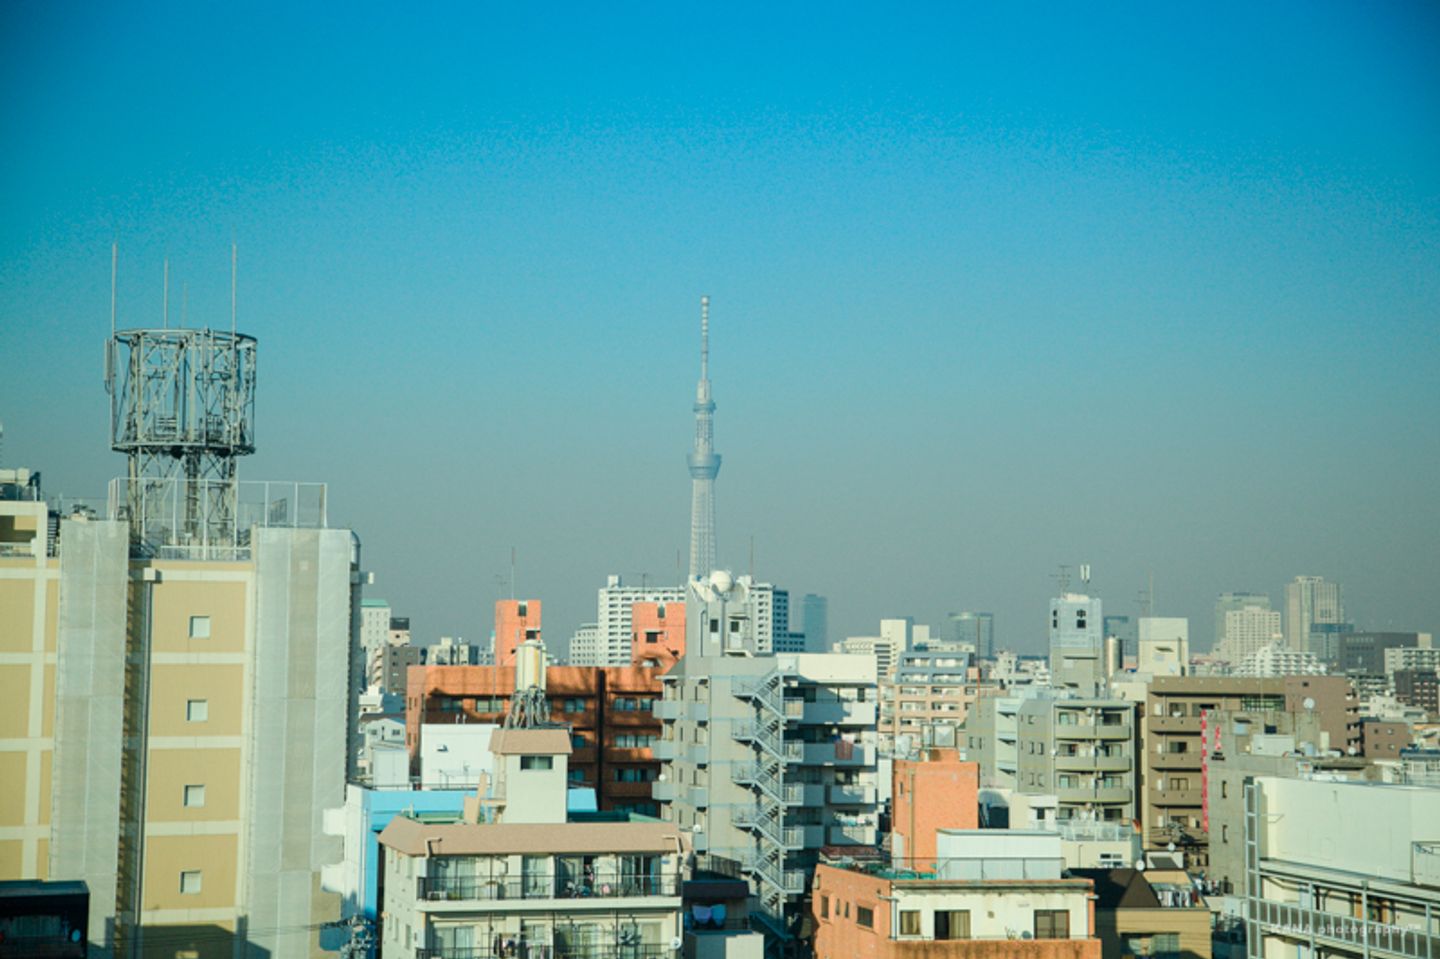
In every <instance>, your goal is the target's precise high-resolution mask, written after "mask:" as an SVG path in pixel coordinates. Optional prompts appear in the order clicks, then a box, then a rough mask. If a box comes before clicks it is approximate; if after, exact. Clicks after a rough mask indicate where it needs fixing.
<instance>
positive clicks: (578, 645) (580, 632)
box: [563, 623, 604, 666]
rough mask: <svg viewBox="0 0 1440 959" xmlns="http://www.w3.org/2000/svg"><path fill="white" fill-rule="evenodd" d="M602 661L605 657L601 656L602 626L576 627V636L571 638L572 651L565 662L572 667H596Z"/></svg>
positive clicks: (587, 624)
mask: <svg viewBox="0 0 1440 959" xmlns="http://www.w3.org/2000/svg"><path fill="white" fill-rule="evenodd" d="M602 659H604V657H603V656H601V655H600V624H599V623H581V624H580V625H579V626H577V627H575V634H574V635H573V636H571V637H570V649H569V650H568V651H567V654H566V656H565V658H564V660H563V662H564V663H565V664H566V665H570V666H594V665H596V664H598V663H599V662H600V661H601V660H602Z"/></svg>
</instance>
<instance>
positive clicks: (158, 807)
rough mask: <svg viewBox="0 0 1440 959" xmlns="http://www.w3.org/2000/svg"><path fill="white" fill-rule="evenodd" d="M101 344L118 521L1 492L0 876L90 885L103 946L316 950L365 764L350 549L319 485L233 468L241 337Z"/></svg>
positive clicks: (245, 393) (249, 439) (356, 575)
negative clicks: (348, 805) (328, 821)
mask: <svg viewBox="0 0 1440 959" xmlns="http://www.w3.org/2000/svg"><path fill="white" fill-rule="evenodd" d="M109 347H110V349H109V353H108V360H109V363H108V366H109V369H110V372H111V375H110V376H109V377H108V378H107V385H108V387H109V389H110V391H111V395H112V397H113V401H114V405H113V408H112V424H113V427H114V433H113V436H112V446H113V448H114V449H116V450H117V451H119V452H123V453H126V454H127V455H128V458H129V470H128V475H127V476H126V477H125V478H123V479H119V480H116V481H115V482H113V483H112V484H111V486H110V491H109V502H108V505H107V508H106V512H105V514H104V515H106V516H107V517H108V518H104V519H101V518H96V516H95V514H93V513H89V512H81V513H76V514H72V515H70V516H68V517H63V518H62V517H60V516H58V515H56V516H53V517H52V516H51V511H50V509H49V508H48V507H47V505H46V504H45V503H44V501H43V498H42V497H40V496H39V495H34V496H28V497H26V498H16V499H13V500H12V499H8V498H7V497H6V496H5V495H4V494H0V531H3V532H0V650H3V652H4V659H3V664H0V690H3V691H4V693H3V696H0V701H3V703H4V705H3V706H0V783H3V784H4V785H3V786H0V795H3V799H0V878H6V879H9V878H50V879H65V880H82V881H84V882H85V883H86V885H87V886H88V888H89V891H90V897H91V910H90V916H91V921H90V929H89V938H90V942H91V943H92V944H93V945H94V947H96V948H97V949H98V950H100V951H102V952H103V953H104V954H106V955H110V954H113V953H115V952H120V953H123V954H126V955H136V956H142V955H152V954H153V955H158V954H160V948H161V947H162V946H163V947H164V950H165V951H166V952H167V954H169V955H176V954H178V953H180V952H186V953H189V954H200V953H202V952H203V953H204V954H207V955H219V954H222V953H223V954H226V955H229V954H231V953H234V954H240V953H241V952H245V953H247V954H250V953H254V954H264V955H267V956H270V957H274V959H283V957H288V956H306V957H308V956H310V955H311V954H312V952H313V951H314V949H315V948H316V946H317V942H316V934H315V933H313V932H312V933H308V934H307V933H301V934H294V933H292V932H291V930H315V929H318V927H319V926H320V924H322V923H324V922H325V921H327V920H330V919H332V918H334V917H335V916H336V915H338V913H339V905H340V904H339V900H338V898H337V897H335V896H333V895H330V894H327V893H324V892H322V891H321V890H320V887H319V883H318V879H319V873H320V871H321V868H322V867H323V866H324V865H327V864H330V863H334V862H339V861H340V859H341V857H342V856H343V849H342V847H341V841H340V839H339V838H334V837H327V836H326V835H325V834H324V832H323V829H322V815H321V814H322V811H323V810H324V809H326V808H327V807H335V806H339V805H341V804H342V803H343V801H344V796H345V782H346V776H347V773H349V772H351V771H353V765H354V763H355V762H356V761H357V757H358V754H359V736H358V731H357V730H358V723H357V722H356V718H357V717H356V710H357V709H358V705H357V703H358V695H357V694H358V692H359V687H360V685H361V681H362V678H363V675H364V669H363V667H364V657H363V656H362V654H361V650H360V624H361V621H362V616H361V605H360V595H359V593H360V589H359V585H360V583H361V582H362V580H363V578H364V577H363V575H362V574H361V572H360V570H359V545H358V540H357V539H356V538H355V537H354V535H353V534H352V533H351V532H350V531H349V530H345V529H335V528H331V527H330V526H329V524H328V522H327V518H326V509H325V504H326V489H325V487H324V485H322V484H300V483H249V482H244V483H242V482H240V481H239V480H238V478H237V475H236V470H235V464H236V460H237V459H238V457H239V456H241V455H244V454H246V453H249V452H251V451H253V449H254V432H253V423H254V419H253V412H254V382H255V381H254V370H255V367H254V358H255V356H254V349H255V341H254V339H253V338H251V337H248V336H245V335H243V334H236V333H233V332H232V333H222V332H217V331H213V330H197V329H164V330H126V331H121V332H119V333H117V334H115V336H114V337H113V339H112V341H111V343H110V344H109ZM12 485H13V483H12ZM22 488H24V487H22ZM35 492H36V494H38V489H37V490H36V491H35ZM347 767H351V768H349V769H347Z"/></svg>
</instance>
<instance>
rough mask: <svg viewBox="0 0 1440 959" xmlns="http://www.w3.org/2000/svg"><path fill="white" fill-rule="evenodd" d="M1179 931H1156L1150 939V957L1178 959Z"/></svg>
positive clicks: (1152, 958)
mask: <svg viewBox="0 0 1440 959" xmlns="http://www.w3.org/2000/svg"><path fill="white" fill-rule="evenodd" d="M1179 956H1180V933H1178V932H1157V933H1156V934H1155V935H1154V936H1153V937H1151V939H1150V957H1151V959H1179Z"/></svg>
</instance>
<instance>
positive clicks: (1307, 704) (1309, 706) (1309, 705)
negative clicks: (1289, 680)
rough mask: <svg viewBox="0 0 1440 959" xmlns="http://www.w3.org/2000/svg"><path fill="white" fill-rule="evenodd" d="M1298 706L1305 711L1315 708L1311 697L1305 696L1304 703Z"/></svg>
mask: <svg viewBox="0 0 1440 959" xmlns="http://www.w3.org/2000/svg"><path fill="white" fill-rule="evenodd" d="M1300 705H1302V706H1304V707H1305V708H1306V709H1314V708H1315V700H1314V699H1313V698H1312V697H1310V696H1306V697H1305V701H1304V702H1303V703H1301V704H1300Z"/></svg>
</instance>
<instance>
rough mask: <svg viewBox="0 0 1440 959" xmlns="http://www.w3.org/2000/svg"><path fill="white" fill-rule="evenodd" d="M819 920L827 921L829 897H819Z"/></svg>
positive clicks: (828, 916)
mask: <svg viewBox="0 0 1440 959" xmlns="http://www.w3.org/2000/svg"><path fill="white" fill-rule="evenodd" d="M820 918H821V919H829V918H830V897H829V896H821V897H820Z"/></svg>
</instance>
